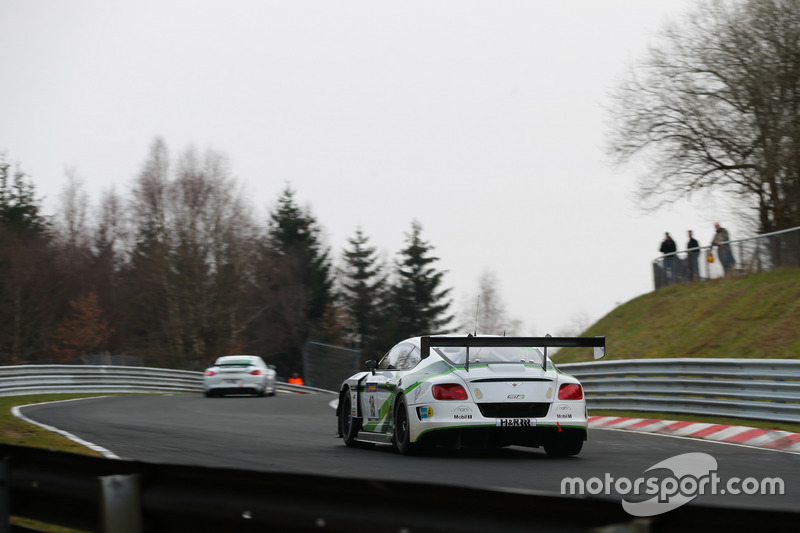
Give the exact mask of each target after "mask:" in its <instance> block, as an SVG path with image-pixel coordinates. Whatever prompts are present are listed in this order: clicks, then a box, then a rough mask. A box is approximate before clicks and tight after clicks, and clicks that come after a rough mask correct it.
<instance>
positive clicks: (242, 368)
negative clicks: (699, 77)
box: [203, 355, 276, 397]
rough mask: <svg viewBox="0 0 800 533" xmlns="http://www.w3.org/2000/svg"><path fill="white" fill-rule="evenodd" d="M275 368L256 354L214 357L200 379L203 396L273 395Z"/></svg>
mask: <svg viewBox="0 0 800 533" xmlns="http://www.w3.org/2000/svg"><path fill="white" fill-rule="evenodd" d="M275 375H276V372H275V367H273V366H272V365H268V364H266V363H264V360H263V359H261V358H260V357H259V356H257V355H225V356H222V357H219V358H217V360H216V361H215V362H214V365H213V366H211V367H209V368H208V369H206V371H205V375H204V376H203V393H204V394H205V395H206V397H211V396H225V395H226V394H255V395H256V396H267V395H269V396H273V395H274V394H275Z"/></svg>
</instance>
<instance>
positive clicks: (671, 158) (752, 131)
mask: <svg viewBox="0 0 800 533" xmlns="http://www.w3.org/2000/svg"><path fill="white" fill-rule="evenodd" d="M799 63H800V2H798V0H746V1H737V2H723V1H706V2H703V3H702V4H700V5H699V7H698V8H697V10H696V11H695V12H693V13H691V14H690V15H689V16H688V17H687V18H686V19H685V20H684V21H682V23H680V24H678V23H673V24H671V25H669V26H668V27H667V28H666V30H665V31H664V33H663V40H662V41H660V42H659V43H658V45H656V46H653V47H652V48H651V49H650V50H649V54H648V55H647V56H646V58H645V59H644V60H643V61H642V62H640V63H639V64H636V65H634V67H633V68H632V69H631V72H630V75H629V76H628V78H627V80H626V81H625V82H624V83H623V84H621V85H620V86H619V87H618V88H617V90H616V92H615V93H614V95H613V101H614V103H613V104H612V107H611V110H610V111H611V116H612V119H613V124H614V128H613V131H612V136H611V142H610V145H609V151H610V153H611V154H612V156H613V157H614V158H615V160H616V161H617V162H618V163H626V162H629V161H630V160H632V159H634V157H642V158H643V159H645V160H647V161H649V163H650V165H649V167H650V169H649V172H648V173H647V174H646V175H644V176H642V178H641V181H640V185H639V193H640V197H641V199H642V200H643V201H645V202H646V203H647V205H648V207H659V206H661V205H664V204H666V203H670V202H673V201H676V200H678V199H682V198H687V197H691V195H693V194H696V193H700V192H707V193H718V192H723V193H726V194H732V195H736V196H739V197H740V198H741V199H744V200H745V201H746V202H747V204H748V205H749V206H750V207H751V208H752V209H754V210H755V211H756V212H757V216H758V221H759V226H760V229H761V230H762V231H772V230H776V229H783V228H787V227H792V226H797V225H800V69H798V68H797V65H798V64H799Z"/></svg>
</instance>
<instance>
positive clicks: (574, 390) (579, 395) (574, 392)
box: [558, 383, 583, 400]
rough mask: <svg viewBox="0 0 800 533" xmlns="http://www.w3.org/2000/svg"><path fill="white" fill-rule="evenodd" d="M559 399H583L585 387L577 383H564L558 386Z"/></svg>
mask: <svg viewBox="0 0 800 533" xmlns="http://www.w3.org/2000/svg"><path fill="white" fill-rule="evenodd" d="M558 399H559V400H581V399H583V389H582V388H581V386H580V385H577V384H575V383H564V384H562V385H561V386H560V387H559V388H558Z"/></svg>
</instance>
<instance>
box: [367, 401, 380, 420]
mask: <svg viewBox="0 0 800 533" xmlns="http://www.w3.org/2000/svg"><path fill="white" fill-rule="evenodd" d="M369 417H370V418H378V415H377V413H375V396H370V397H369Z"/></svg>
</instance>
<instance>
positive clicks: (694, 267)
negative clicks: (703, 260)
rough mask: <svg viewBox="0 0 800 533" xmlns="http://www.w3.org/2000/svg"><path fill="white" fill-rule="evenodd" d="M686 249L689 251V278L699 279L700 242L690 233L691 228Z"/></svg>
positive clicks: (691, 279)
mask: <svg viewBox="0 0 800 533" xmlns="http://www.w3.org/2000/svg"><path fill="white" fill-rule="evenodd" d="M686 251H688V252H689V258H688V259H689V280H690V281H696V280H699V279H700V263H699V262H698V261H699V259H700V243H699V242H697V239H695V238H694V236H693V235H692V230H689V242H688V243H686Z"/></svg>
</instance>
